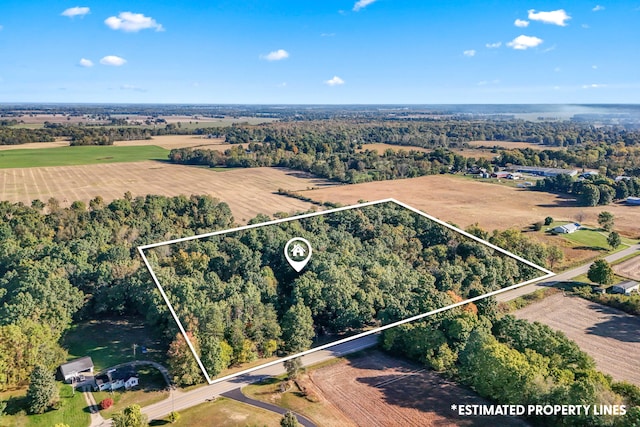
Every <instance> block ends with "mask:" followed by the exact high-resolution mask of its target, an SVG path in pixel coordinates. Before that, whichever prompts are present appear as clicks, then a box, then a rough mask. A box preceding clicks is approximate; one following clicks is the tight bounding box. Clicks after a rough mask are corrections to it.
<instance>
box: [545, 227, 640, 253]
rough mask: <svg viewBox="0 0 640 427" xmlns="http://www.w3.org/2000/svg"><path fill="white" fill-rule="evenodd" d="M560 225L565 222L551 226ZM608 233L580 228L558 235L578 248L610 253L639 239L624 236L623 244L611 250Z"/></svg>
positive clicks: (624, 247) (622, 248)
mask: <svg viewBox="0 0 640 427" xmlns="http://www.w3.org/2000/svg"><path fill="white" fill-rule="evenodd" d="M558 225H563V223H554V224H553V225H552V226H551V227H549V228H553V227H556V226H558ZM607 235H608V233H607V232H606V231H598V230H593V229H580V230H578V231H576V232H574V233H569V234H559V235H558V236H559V237H561V238H564V239H566V240H568V241H569V242H571V243H572V244H573V245H574V247H576V248H584V249H591V250H595V251H602V252H607V253H609V254H613V253H616V252H619V251H621V250H624V249H626V248H627V247H628V246H629V245H634V244H636V243H637V240H633V239H628V238H626V237H622V238H621V240H622V244H621V245H620V246H618V248H617V249H614V250H611V247H610V246H609V243H607Z"/></svg>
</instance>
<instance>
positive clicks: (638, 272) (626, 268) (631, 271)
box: [613, 256, 640, 280]
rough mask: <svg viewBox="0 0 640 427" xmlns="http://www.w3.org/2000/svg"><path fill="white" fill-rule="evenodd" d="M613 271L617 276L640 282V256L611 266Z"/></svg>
mask: <svg viewBox="0 0 640 427" xmlns="http://www.w3.org/2000/svg"><path fill="white" fill-rule="evenodd" d="M613 271H614V272H615V273H616V274H617V275H618V276H623V277H627V278H629V279H633V280H640V256H636V257H634V258H631V259H628V260H626V261H624V262H621V263H620V264H617V265H614V266H613Z"/></svg>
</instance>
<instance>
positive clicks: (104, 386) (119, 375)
mask: <svg viewBox="0 0 640 427" xmlns="http://www.w3.org/2000/svg"><path fill="white" fill-rule="evenodd" d="M138 383H139V378H138V374H136V373H135V372H133V371H126V372H124V371H115V372H112V373H111V379H109V375H108V374H102V375H98V376H97V377H96V384H95V386H94V390H95V391H105V390H117V389H119V388H123V387H124V389H125V390H129V389H130V388H131V387H136V386H137V385H138Z"/></svg>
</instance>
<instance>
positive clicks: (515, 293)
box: [496, 245, 640, 302]
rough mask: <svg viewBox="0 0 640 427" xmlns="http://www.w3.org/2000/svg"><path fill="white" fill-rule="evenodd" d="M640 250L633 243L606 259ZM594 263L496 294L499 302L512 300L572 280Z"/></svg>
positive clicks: (611, 260) (610, 260)
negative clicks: (543, 280)
mask: <svg viewBox="0 0 640 427" xmlns="http://www.w3.org/2000/svg"><path fill="white" fill-rule="evenodd" d="M639 250H640V245H633V246H630V247H628V248H627V249H624V250H621V251H620V252H616V253H615V254H613V255H609V256H608V257H605V259H606V260H607V261H608V262H613V261H616V260H619V259H620V258H624V257H625V256H627V255H630V254H632V253H634V252H637V251H639ZM591 264H592V263H587V264H583V265H581V266H580V267H576V268H573V269H571V270H567V271H564V272H562V273H560V274H558V275H556V276H554V277H552V278H551V279H549V280H547V281H545V282H536V283H532V284H530V285H526V286H522V287H521V288H516V289H514V290H512V291H508V292H504V293H502V294H498V295H496V300H498V301H499V302H502V301H510V300H512V299H515V298H518V297H521V296H522V295H525V294H530V293H532V292H535V291H537V290H538V289H543V288H546V287H549V286H551V285H553V284H554V283H556V282H563V281H566V280H571V279H573V278H574V277H576V276H579V275H581V274H586V273H587V271H589V267H590V266H591Z"/></svg>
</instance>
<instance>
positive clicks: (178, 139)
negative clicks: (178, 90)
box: [0, 135, 247, 156]
mask: <svg viewBox="0 0 640 427" xmlns="http://www.w3.org/2000/svg"><path fill="white" fill-rule="evenodd" d="M240 145H242V144H240ZM244 145H247V144H244ZM68 146H69V141H66V140H63V139H60V140H59V141H55V142H32V143H29V144H16V145H0V151H8V150H33V149H41V148H59V147H68ZM146 146H156V147H160V148H164V149H165V150H171V149H173V148H202V149H207V150H218V151H225V150H227V149H229V148H231V147H234V146H238V144H225V142H224V138H204V137H202V136H196V135H160V136H154V137H153V138H151V139H136V140H132V141H115V142H114V143H113V146H103V147H97V148H102V149H104V148H106V149H107V150H108V149H109V147H146ZM76 148H78V147H76ZM97 148H96V149H97ZM0 156H1V155H0Z"/></svg>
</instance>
